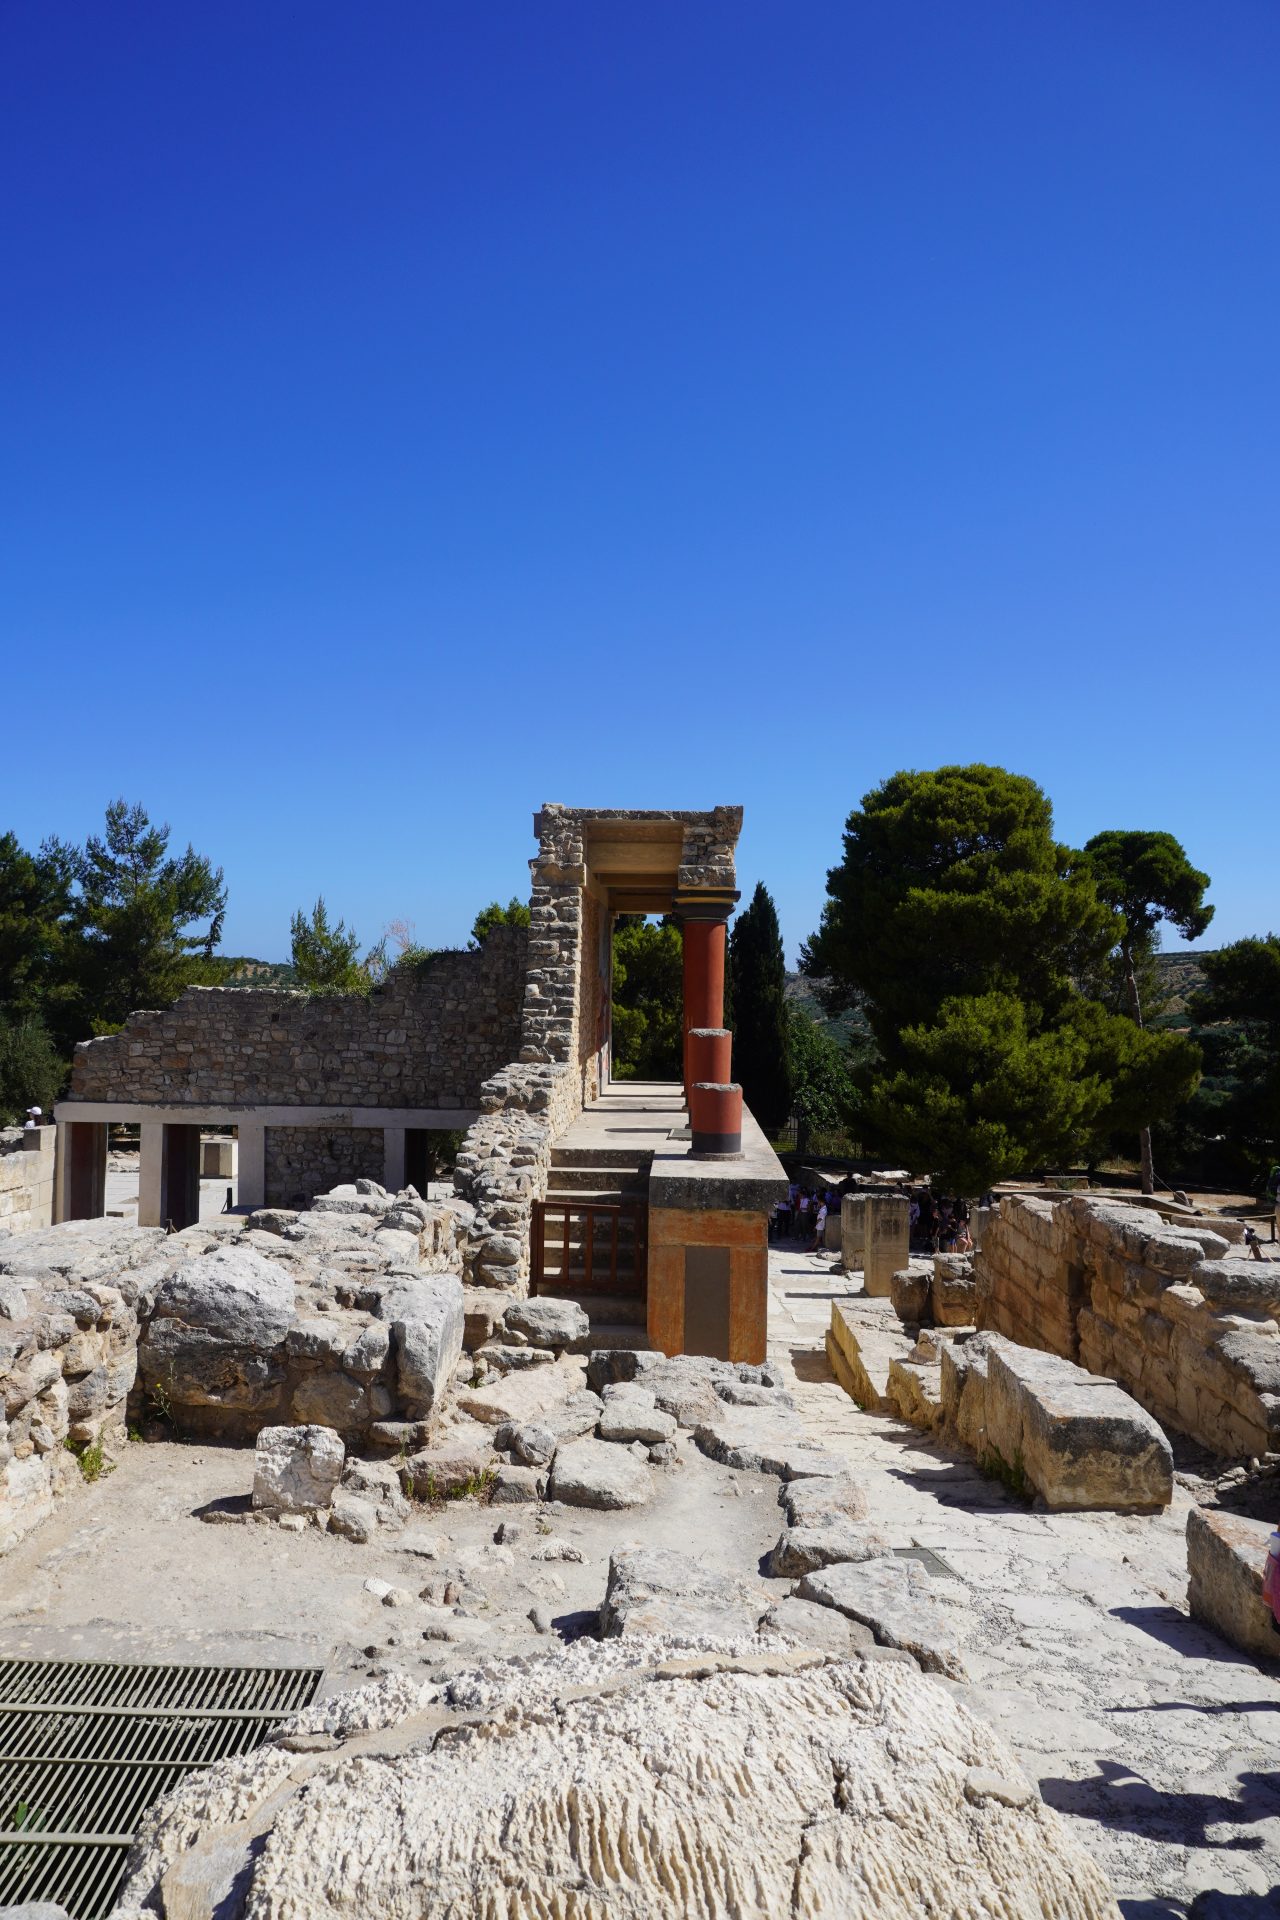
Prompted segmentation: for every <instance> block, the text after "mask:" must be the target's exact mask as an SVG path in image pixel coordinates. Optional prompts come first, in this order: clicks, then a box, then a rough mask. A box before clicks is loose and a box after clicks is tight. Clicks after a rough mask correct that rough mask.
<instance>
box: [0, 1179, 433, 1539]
mask: <svg viewBox="0 0 1280 1920" xmlns="http://www.w3.org/2000/svg"><path fill="white" fill-rule="evenodd" d="M470 1225H471V1210H470V1208H469V1207H467V1206H466V1205H465V1203H463V1202H462V1201H458V1200H455V1201H450V1202H448V1203H445V1204H432V1203H428V1202H426V1201H424V1200H422V1199H420V1198H419V1197H418V1196H417V1195H416V1194H414V1193H412V1192H410V1191H408V1190H406V1191H405V1192H403V1193H400V1194H397V1195H392V1194H388V1193H386V1192H385V1191H384V1189H383V1188H382V1187H380V1186H378V1185H377V1183H376V1182H374V1181H372V1180H364V1181H361V1183H360V1190H357V1188H356V1187H355V1186H344V1187H340V1188H338V1189H337V1190H336V1191H335V1192H333V1193H329V1194H321V1195H320V1196H319V1197H318V1198H317V1200H316V1203H315V1205H314V1207H311V1208H309V1209H308V1210H306V1211H303V1212H294V1211H292V1210H289V1209H280V1208H264V1209H261V1210H259V1211H258V1212H256V1213H253V1214H250V1215H249V1216H248V1218H247V1219H241V1218H233V1219H229V1220H225V1221H219V1222H217V1223H213V1224H209V1225H206V1226H196V1227H189V1228H188V1229H187V1230H186V1231H185V1232H183V1233H176V1234H169V1235H166V1234H165V1232H164V1231H163V1230H162V1229H161V1228H158V1227H154V1228H152V1227H135V1226H131V1225H125V1224H124V1223H123V1222H121V1221H118V1220H106V1219H99V1220H75V1221H68V1222H67V1223H65V1224H64V1225H62V1226H57V1227H49V1228H46V1229H44V1231H42V1232H37V1233H26V1234H22V1235H21V1236H13V1237H11V1238H10V1239H8V1240H0V1554H3V1553H5V1552H7V1551H8V1550H9V1548H10V1547H12V1546H13V1545H14V1544H15V1543H16V1542H17V1541H18V1540H19V1539H21V1537H22V1536H23V1535H24V1534H25V1533H27V1532H28V1531H29V1530H30V1529H31V1527H33V1526H35V1525H36V1524H37V1523H38V1522H39V1521H41V1520H42V1519H44V1518H46V1517H47V1516H48V1514H49V1513H50V1512H51V1511H52V1509H53V1503H54V1501H55V1499H56V1498H57V1496H58V1495H59V1494H61V1493H64V1492H65V1491H66V1490H67V1488H68V1487H69V1486H71V1485H74V1484H75V1480H76V1477H77V1475H78V1474H79V1473H80V1472H82V1471H84V1472H86V1473H88V1474H89V1475H91V1476H95V1475H96V1474H97V1473H98V1472H100V1471H101V1470H102V1468H103V1466H104V1464H105V1465H109V1461H110V1455H111V1453H112V1452H114V1451H115V1450H117V1449H118V1448H119V1447H120V1446H122V1445H124V1444H125V1443H126V1410H127V1417H128V1419H129V1421H131V1422H133V1423H136V1424H137V1425H138V1426H140V1427H142V1429H143V1430H144V1432H147V1433H150V1432H151V1430H152V1429H154V1428H156V1427H159V1428H160V1429H161V1430H162V1431H164V1432H169V1433H172V1434H177V1435H179V1436H184V1435H187V1434H207V1435H210V1436H212V1437H215V1438H217V1439H221V1440H242V1441H244V1440H252V1439H253V1438H254V1437H255V1436H256V1434H257V1433H258V1432H259V1431H260V1429H261V1428H262V1427H264V1426H269V1425H276V1424H282V1423H283V1424H290V1425H307V1424H311V1423H315V1424H319V1425H323V1426H327V1427H332V1428H333V1429H334V1430H335V1431H336V1432H338V1433H340V1434H342V1435H343V1437H344V1438H345V1439H347V1440H349V1441H352V1442H359V1443H361V1444H363V1445H366V1446H373V1447H378V1446H381V1447H384V1448H385V1449H387V1450H388V1451H389V1452H394V1451H397V1450H400V1451H403V1449H404V1448H405V1447H407V1446H411V1445H421V1444H424V1443H425V1441H426V1439H427V1438H428V1437H429V1434H430V1431H431V1424H432V1422H433V1420H434V1419H435V1418H436V1416H437V1414H438V1412H439V1410H440V1408H441V1406H442V1405H443V1403H444V1400H445V1398H446V1396H447V1394H448V1392H449V1391H450V1389H451V1387H452V1385H453V1378H454V1370H455V1368H456V1366H457V1364H458V1360H459V1356H460V1354H461V1350H462V1341H463V1331H464V1310H463V1293H462V1285H461V1269H462V1265H463V1257H464V1251H465V1246H466V1240H467V1235H468V1232H469V1229H470ZM99 1446H101V1448H102V1449H103V1453H104V1454H105V1456H106V1459H105V1460H104V1458H103V1455H102V1454H98V1453H97V1449H98V1448H99ZM77 1455H78V1456H79V1460H77ZM95 1456H96V1457H95Z"/></svg>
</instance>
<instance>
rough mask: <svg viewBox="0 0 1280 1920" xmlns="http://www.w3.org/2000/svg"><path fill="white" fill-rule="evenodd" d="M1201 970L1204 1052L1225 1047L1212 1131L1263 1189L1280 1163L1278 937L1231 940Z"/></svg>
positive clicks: (1206, 957)
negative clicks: (1206, 1048) (1221, 1043)
mask: <svg viewBox="0 0 1280 1920" xmlns="http://www.w3.org/2000/svg"><path fill="white" fill-rule="evenodd" d="M1200 965H1201V968H1202V970H1203V972H1204V976H1205V981H1206V985H1205V988H1204V990H1203V992H1201V993H1199V994H1197V995H1196V996H1195V998H1194V1000H1193V1002H1192V1009H1191V1010H1192V1014H1193V1016H1194V1017H1195V1018H1196V1020H1198V1021H1202V1022H1204V1023H1205V1027H1206V1029H1207V1031H1206V1032H1205V1035H1204V1038H1205V1042H1206V1046H1208V1045H1209V1044H1211V1043H1212V1042H1213V1041H1214V1040H1215V1039H1217V1038H1218V1037H1219V1036H1220V1037H1221V1038H1222V1039H1223V1040H1224V1041H1225V1043H1226V1045H1225V1049H1224V1053H1225V1057H1224V1059H1223V1060H1222V1063H1221V1064H1222V1067H1223V1069H1224V1072H1223V1082H1224V1084H1223V1088H1222V1093H1221V1096H1220V1099H1219V1101H1218V1103H1217V1110H1216V1113H1215V1115H1214V1120H1215V1122H1216V1126H1215V1131H1217V1132H1220V1133H1224V1134H1226V1135H1227V1136H1228V1137H1229V1139H1230V1141H1231V1142H1232V1145H1233V1146H1234V1149H1235V1153H1236V1156H1237V1161H1236V1164H1237V1166H1238V1169H1239V1173H1240V1174H1241V1175H1243V1176H1244V1177H1245V1178H1248V1179H1250V1180H1251V1181H1252V1182H1253V1183H1254V1184H1255V1185H1261V1183H1262V1181H1263V1180H1264V1179H1265V1177H1266V1176H1267V1174H1268V1173H1269V1172H1270V1170H1271V1168H1272V1167H1273V1166H1274V1165H1275V1163H1276V1161H1277V1160H1280V935H1277V934H1274V933H1268V934H1266V935H1264V936H1262V937H1261V938H1258V939H1248V940H1234V941H1232V943H1231V944H1230V945H1229V946H1226V947H1220V948H1219V949H1218V951H1217V952H1216V953H1206V954H1202V955H1201V956H1200ZM1228 1022H1229V1023H1230V1026H1228V1025H1227V1023H1228Z"/></svg>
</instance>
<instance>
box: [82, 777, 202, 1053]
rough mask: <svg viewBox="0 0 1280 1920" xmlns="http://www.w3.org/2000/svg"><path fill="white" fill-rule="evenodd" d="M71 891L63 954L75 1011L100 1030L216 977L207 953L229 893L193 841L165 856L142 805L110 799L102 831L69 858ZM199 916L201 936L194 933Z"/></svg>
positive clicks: (163, 837) (164, 842)
mask: <svg viewBox="0 0 1280 1920" xmlns="http://www.w3.org/2000/svg"><path fill="white" fill-rule="evenodd" d="M74 872H75V879H76V883H77V887H78V893H77V896H76V899H75V901H74V903H73V906H72V909H71V915H70V932H71V938H72V942H73V951H72V952H71V953H70V955H69V956H68V957H69V959H70V961H71V964H72V966H73V969H74V982H75V988H76V992H77V996H78V998H79V1001H80V1005H81V1009H82V1011H83V1013H84V1015H85V1017H86V1018H87V1021H88V1024H89V1025H90V1026H91V1027H92V1028H95V1029H98V1030H104V1029H105V1030H110V1029H112V1028H114V1027H117V1026H120V1025H121V1024H122V1023H123V1022H124V1021H125V1020H126V1019H127V1018H128V1016H129V1014H130V1013H132V1012H133V1010H134V1009H135V1008H137V1007H166V1006H169V1005H170V1004H171V1003H172V1002H173V1001H174V1000H176V999H177V997H178V995H179V994H180V993H181V992H182V991H183V989H184V988H186V987H188V986H192V985H198V984H209V983H210V982H212V981H216V980H218V979H220V978H221V977H222V971H223V970H222V969H221V967H220V966H219V965H218V964H217V963H216V962H215V960H214V952H215V949H216V947H217V945H218V941H219V939H220V938H221V935H222V921H223V915H224V914H225V912H226V906H227V890H226V887H225V886H224V884H223V878H222V869H221V867H218V868H216V869H215V868H214V867H213V866H212V865H211V864H210V862H209V861H208V860H206V859H205V858H204V856H203V855H202V854H198V853H197V852H196V851H195V849H194V847H191V846H188V847H187V849H186V851H185V852H184V853H181V854H177V855H171V854H170V853H169V828H168V826H167V825H162V826H155V825H153V824H152V822H151V820H150V819H149V818H148V816H147V813H146V811H145V809H144V808H142V807H140V806H130V805H128V803H127V802H126V801H124V800H115V801H113V802H112V803H111V805H110V806H109V807H108V808H107V818H106V830H105V832H104V833H103V834H102V835H101V836H99V835H96V834H92V835H90V837H89V839H88V840H87V841H86V842H85V846H84V850H83V852H81V853H78V854H76V855H75V856H74ZM201 922H204V923H207V924H205V925H204V929H203V931H202V932H191V931H188V929H192V928H196V927H198V926H199V925H200V923H201Z"/></svg>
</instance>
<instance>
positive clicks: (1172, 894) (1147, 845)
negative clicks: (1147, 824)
mask: <svg viewBox="0 0 1280 1920" xmlns="http://www.w3.org/2000/svg"><path fill="white" fill-rule="evenodd" d="M1084 851H1085V857H1086V859H1087V860H1088V862H1089V866H1090V868H1091V870H1092V873H1093V877H1094V883H1095V885H1096V886H1097V889H1098V894H1099V897H1100V898H1101V899H1103V900H1105V901H1106V902H1107V904H1108V906H1111V907H1113V908H1115V909H1116V911H1117V912H1118V913H1119V914H1120V916H1121V924H1120V926H1119V928H1118V930H1117V942H1116V951H1117V954H1118V958H1119V967H1120V975H1121V979H1122V981H1123V984H1124V991H1125V997H1126V1000H1127V1003H1128V1011H1129V1014H1130V1017H1131V1018H1132V1019H1133V1021H1134V1022H1135V1024H1136V1025H1138V1026H1139V1027H1140V1026H1142V1025H1143V1003H1142V992H1141V988H1140V984H1139V974H1140V969H1142V968H1144V966H1145V967H1147V968H1149V967H1150V964H1151V961H1152V958H1153V955H1154V951H1155V940H1156V932H1157V929H1158V928H1159V926H1160V925H1161V923H1162V922H1166V923H1167V924H1168V925H1170V926H1172V927H1173V928H1175V929H1176V931H1177V932H1178V933H1180V934H1181V935H1182V937H1183V939H1184V940H1195V939H1198V938H1199V936H1200V935H1201V934H1202V933H1203V932H1204V931H1205V928H1206V927H1207V926H1208V925H1209V922H1210V921H1211V920H1212V918H1213V908H1212V907H1211V906H1209V905H1208V903H1207V902H1206V900H1205V897H1204V896H1205V891H1206V889H1207V887H1208V885H1209V876H1208V874H1207V873H1201V872H1200V870H1199V868H1198V867H1193V866H1192V864H1191V862H1190V861H1189V860H1188V858H1187V855H1186V850H1185V848H1184V847H1183V846H1182V844H1181V842H1180V841H1178V840H1175V839H1174V837H1173V835H1172V834H1171V833H1145V832H1120V831H1115V830H1109V831H1108V832H1106V833H1096V834H1095V835H1094V836H1093V838H1092V840H1088V841H1086V842H1085V848H1084ZM1179 1051H1180V1053H1181V1059H1182V1067H1183V1073H1182V1080H1185V1081H1186V1082H1187V1085H1186V1086H1182V1085H1181V1082H1178V1092H1177V1095H1176V1097H1185V1094H1186V1093H1188V1092H1190V1090H1191V1088H1192V1087H1193V1086H1194V1084H1195V1079H1196V1076H1197V1074H1198V1073H1199V1070H1200V1067H1201V1065H1202V1057H1201V1055H1200V1051H1199V1049H1198V1048H1197V1047H1195V1045H1194V1043H1193V1042H1191V1041H1190V1040H1186V1039H1181V1038H1180V1039H1178V1041H1177V1045H1176V1046H1166V1048H1165V1059H1166V1063H1167V1065H1168V1067H1169V1068H1170V1069H1174V1068H1175V1065H1176V1061H1177V1058H1178V1055H1179ZM1160 1105H1161V1106H1165V1105H1166V1103H1165V1102H1163V1101H1162V1102H1161V1103H1160ZM1158 1111H1159V1108H1157V1109H1156V1110H1155V1111H1154V1112H1153V1113H1148V1114H1142V1115H1141V1116H1140V1118H1139V1123H1138V1128H1137V1132H1138V1142H1139V1155H1140V1159H1141V1165H1142V1190H1143V1192H1144V1193H1154V1191H1155V1162H1154V1156H1153V1153H1152V1146H1151V1121H1152V1119H1153V1118H1154V1117H1157V1114H1158Z"/></svg>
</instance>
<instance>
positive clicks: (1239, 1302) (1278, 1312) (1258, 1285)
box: [1189, 1259, 1280, 1319]
mask: <svg viewBox="0 0 1280 1920" xmlns="http://www.w3.org/2000/svg"><path fill="white" fill-rule="evenodd" d="M1189 1278H1190V1281H1191V1284H1192V1285H1193V1286H1195V1287H1198V1288H1199V1290H1200V1292H1201V1293H1202V1294H1203V1295H1204V1298H1205V1299H1206V1300H1208V1301H1209V1302H1210V1303H1211V1304H1212V1305H1213V1306H1215V1307H1226V1308H1228V1309H1229V1310H1236V1309H1239V1308H1241V1307H1244V1308H1249V1307H1256V1308H1258V1309H1260V1310H1261V1312H1263V1313H1266V1314H1269V1315H1270V1316H1271V1317H1272V1318H1275V1319H1280V1261H1277V1260H1242V1259H1223V1260H1202V1261H1201V1262H1200V1263H1199V1265H1198V1266H1196V1267H1195V1268H1194V1269H1193V1270H1192V1272H1191V1274H1190V1276H1189Z"/></svg>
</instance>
